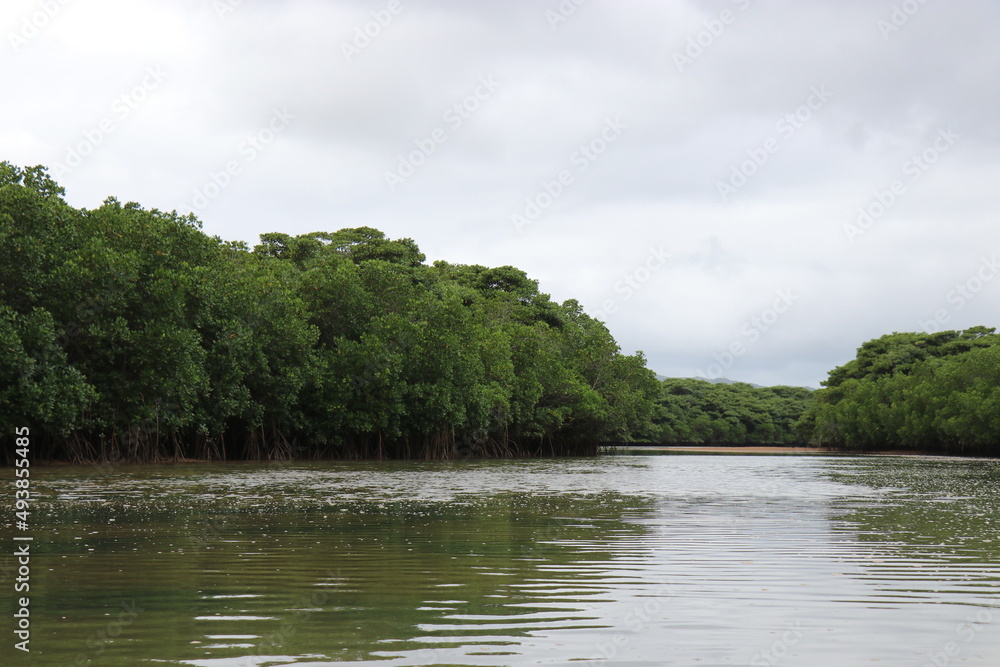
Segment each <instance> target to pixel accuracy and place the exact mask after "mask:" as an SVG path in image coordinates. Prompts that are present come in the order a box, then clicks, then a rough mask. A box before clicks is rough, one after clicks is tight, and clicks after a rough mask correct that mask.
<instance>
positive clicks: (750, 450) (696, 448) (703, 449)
mask: <svg viewBox="0 0 1000 667" xmlns="http://www.w3.org/2000/svg"><path fill="white" fill-rule="evenodd" d="M619 449H627V450H630V451H633V452H641V451H647V450H648V451H654V452H685V453H694V454H697V453H705V454H837V455H847V456H940V454H935V453H934V452H923V451H920V450H917V449H900V450H872V451H851V450H843V449H834V448H832V447H805V446H790V447H785V446H782V445H662V446H661V445H654V446H648V445H644V446H642V447H629V446H628V445H624V446H621V447H619Z"/></svg>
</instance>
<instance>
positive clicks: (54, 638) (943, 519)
mask: <svg viewBox="0 0 1000 667" xmlns="http://www.w3.org/2000/svg"><path fill="white" fill-rule="evenodd" d="M3 472H4V478H5V479H6V478H8V477H11V474H10V472H11V471H9V470H8V471H3ZM33 473H34V477H33V480H34V485H35V488H36V489H37V490H38V491H39V493H40V498H39V500H38V503H37V510H38V511H37V512H36V514H35V515H34V517H33V518H34V525H35V526H37V529H36V531H35V535H36V542H35V547H34V551H35V556H34V560H33V572H32V591H31V594H32V614H33V616H32V619H33V628H34V633H33V635H32V640H33V641H32V648H33V651H32V654H31V658H32V662H31V663H30V664H32V665H73V664H94V665H164V664H167V665H194V666H200V667H244V666H245V667H250V666H258V665H259V666H264V665H290V664H295V665H312V666H316V667H318V666H329V665H340V664H352V665H358V664H361V665H381V666H386V667H394V666H396V665H433V664H440V665H524V664H544V665H561V664H574V665H575V664H583V665H586V664H607V665H615V664H622V665H624V664H628V665H664V664H667V665H669V664H677V665H704V666H709V665H778V664H782V665H810V666H824V665H837V666H838V667H839V666H841V665H859V664H870V663H871V664H879V665H913V666H922V665H927V664H929V665H941V664H956V665H957V664H961V665H991V666H992V665H995V664H998V661H1000V605H998V600H1000V597H998V593H1000V578H998V575H1000V558H998V557H1000V542H998V539H1000V536H998V535H997V532H996V528H997V527H998V525H1000V524H998V522H1000V493H998V491H1000V466H998V465H997V464H996V463H994V462H989V461H975V460H959V459H945V458H928V459H911V458H898V457H893V458H851V457H789V456H777V457H773V456H764V457H752V456H699V455H683V456H677V455H675V456H611V457H603V458H596V459H585V460H562V461H560V460H543V461H483V462H464V463H413V462H405V463H404V462H378V463H373V462H361V463H316V464H313V463H310V464H289V465H284V466H274V465H271V466H268V465H211V466H162V467H156V466H152V467H141V468H124V467H123V468H118V469H116V470H114V471H112V473H111V474H100V473H98V472H97V471H96V470H95V469H84V468H62V469H34V470H33ZM8 532H9V531H8ZM5 541H6V543H7V544H10V543H11V542H10V539H9V536H8V537H7V538H6V540H5ZM9 610H12V607H9V608H8V609H4V611H5V612H6V611H9ZM9 617H10V616H9V615H8V618H9ZM10 650H11V642H6V645H5V646H4V647H3V648H2V649H0V656H3V655H7V653H6V652H7V651H10ZM74 661H77V662H76V663H75V662H74ZM88 661H89V662H88ZM3 662H4V664H6V663H7V661H6V660H4V661H3Z"/></svg>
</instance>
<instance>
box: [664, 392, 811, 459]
mask: <svg viewBox="0 0 1000 667" xmlns="http://www.w3.org/2000/svg"><path fill="white" fill-rule="evenodd" d="M812 394H813V392H812V390H810V389H806V388H803V387H755V386H753V385H750V384H745V383H742V382H736V383H732V384H723V383H712V382H709V381H707V380H698V379H667V380H664V381H663V382H662V386H661V395H660V398H659V399H658V400H657V402H656V410H655V412H654V415H653V428H652V430H651V431H650V432H649V434H648V437H647V440H649V441H651V442H658V443H663V444H726V445H791V444H796V443H801V442H802V441H803V439H802V436H801V435H800V434H799V433H798V432H797V431H796V428H795V425H796V423H797V422H798V420H799V419H800V418H801V417H802V416H803V414H805V412H806V411H807V410H808V409H809V406H810V405H811V404H812Z"/></svg>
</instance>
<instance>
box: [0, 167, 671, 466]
mask: <svg viewBox="0 0 1000 667" xmlns="http://www.w3.org/2000/svg"><path fill="white" fill-rule="evenodd" d="M63 194H64V193H63V190H62V188H60V187H59V185H58V184H56V183H55V182H53V181H52V180H51V179H50V178H49V177H48V175H47V173H46V171H45V170H44V169H43V168H41V167H32V168H26V169H21V168H17V167H15V166H13V165H11V164H9V163H0V383H2V384H0V428H2V429H3V430H4V431H5V432H8V433H10V432H12V430H13V428H14V427H16V426H23V425H27V426H30V427H32V428H33V432H34V434H35V435H36V443H37V448H36V455H39V456H47V457H51V458H62V459H68V460H95V459H104V458H113V459H123V460H156V459H160V458H165V457H197V458H270V457H284V456H288V455H293V456H299V457H307V456H357V457H361V456H411V457H434V458H449V457H456V456H504V455H515V454H525V455H537V454H561V453H588V452H592V451H594V450H595V449H596V447H597V445H598V444H599V443H600V442H602V441H608V440H615V441H621V440H629V439H631V438H632V437H633V434H634V433H637V432H640V431H642V432H644V431H647V430H648V429H649V424H650V417H651V415H652V411H653V401H654V399H655V398H656V396H657V394H658V392H659V387H658V384H657V382H656V380H655V377H654V375H653V373H652V372H651V371H649V370H648V369H647V368H646V367H645V363H644V359H643V357H642V354H641V353H638V354H636V355H632V356H626V355H623V354H622V353H621V351H620V350H619V347H618V345H617V344H616V343H615V341H614V339H613V338H612V337H611V335H610V333H609V332H608V330H607V329H606V328H605V326H604V325H603V324H602V323H600V322H598V321H596V320H594V319H592V318H591V317H589V316H588V315H587V314H585V313H584V312H583V311H582V309H581V308H580V306H579V304H577V303H576V302H574V301H567V302H565V303H562V304H560V303H556V302H553V301H551V300H550V299H549V297H548V296H547V295H545V294H543V293H541V292H540V291H539V289H538V285H537V283H536V282H535V281H534V280H531V279H529V278H528V277H527V276H526V275H525V274H524V272H522V271H520V270H518V269H515V268H513V267H509V266H507V267H499V268H488V267H483V266H468V265H460V264H449V263H446V262H435V263H434V264H433V265H427V264H426V263H425V261H424V260H425V258H424V255H423V254H422V253H421V252H420V250H419V248H418V247H417V245H416V243H415V242H414V241H413V240H412V239H396V240H392V239H388V238H386V237H385V235H384V234H383V233H382V232H380V231H378V230H376V229H372V228H368V227H360V228H355V229H342V230H340V231H337V232H316V233H312V234H304V235H300V236H289V235H286V234H282V233H271V234H264V235H262V237H261V239H260V244H259V245H257V246H256V247H255V248H253V249H251V248H248V247H247V246H245V245H244V244H242V243H228V242H224V241H223V240H222V239H219V238H217V237H209V236H207V235H206V234H204V233H203V232H202V231H201V229H200V223H199V222H198V220H196V219H195V218H194V217H193V216H182V215H178V214H177V213H173V212H171V213H164V212H161V211H157V210H146V209H143V208H141V207H140V206H139V205H138V204H134V203H128V204H121V203H120V202H118V201H117V200H115V199H113V198H110V199H108V200H106V201H105V202H104V204H103V205H102V206H101V207H99V208H97V209H94V210H86V209H76V208H73V207H71V206H69V205H68V204H66V202H65V201H64V200H63V198H62V196H63Z"/></svg>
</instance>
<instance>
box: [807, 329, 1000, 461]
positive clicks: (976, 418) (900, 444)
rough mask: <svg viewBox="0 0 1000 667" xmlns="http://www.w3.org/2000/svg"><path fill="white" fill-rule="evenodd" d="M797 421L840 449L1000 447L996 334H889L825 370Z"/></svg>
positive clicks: (971, 450) (999, 344)
mask: <svg viewBox="0 0 1000 667" xmlns="http://www.w3.org/2000/svg"><path fill="white" fill-rule="evenodd" d="M824 384H826V385H827V388H826V389H822V390H820V391H818V392H817V394H816V398H817V401H816V404H815V405H814V407H813V409H812V410H810V412H809V413H808V414H807V415H805V417H804V418H803V420H802V421H801V422H800V424H799V427H800V429H801V431H802V432H803V433H804V434H808V435H809V436H810V437H811V438H812V439H813V440H814V441H815V442H817V443H820V444H828V445H833V446H837V447H843V448H846V449H881V448H889V449H894V448H905V449H920V450H929V451H941V452H949V453H960V454H987V455H996V454H998V453H1000V421H998V420H997V419H996V416H997V415H998V414H1000V335H998V334H996V333H995V330H994V329H992V328H987V327H974V328H971V329H966V330H965V331H943V332H940V333H936V334H920V333H894V334H891V335H888V336H883V337H881V338H879V339H877V340H873V341H869V342H867V343H865V344H864V345H862V346H861V347H860V348H859V349H858V356H857V358H856V359H854V360H852V361H850V362H848V363H847V364H845V365H843V366H841V367H839V368H836V369H834V370H833V371H831V372H830V378H829V380H827V382H826V383H824Z"/></svg>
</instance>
